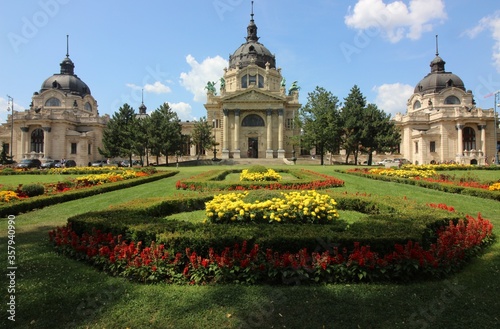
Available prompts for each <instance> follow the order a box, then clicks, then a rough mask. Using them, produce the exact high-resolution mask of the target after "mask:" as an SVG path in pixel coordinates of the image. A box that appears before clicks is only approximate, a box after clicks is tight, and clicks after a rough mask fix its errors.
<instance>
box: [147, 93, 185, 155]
mask: <svg viewBox="0 0 500 329" xmlns="http://www.w3.org/2000/svg"><path fill="white" fill-rule="evenodd" d="M148 137H149V145H150V148H151V154H153V155H156V159H157V161H156V162H157V163H158V157H160V156H161V155H164V156H165V161H166V163H167V164H168V156H169V154H175V152H177V151H180V147H181V124H180V120H179V118H178V117H177V113H175V112H174V111H173V110H172V109H171V108H170V106H169V105H168V103H163V104H162V105H161V106H160V107H159V108H157V109H156V110H154V111H153V112H152V113H151V120H150V124H149V130H148Z"/></svg>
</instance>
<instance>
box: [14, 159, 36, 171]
mask: <svg viewBox="0 0 500 329" xmlns="http://www.w3.org/2000/svg"><path fill="white" fill-rule="evenodd" d="M41 166H42V162H41V161H40V160H38V159H22V160H21V162H19V163H18V164H17V166H16V168H21V169H28V168H40V167H41Z"/></svg>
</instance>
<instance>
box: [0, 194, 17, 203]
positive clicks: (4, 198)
mask: <svg viewBox="0 0 500 329" xmlns="http://www.w3.org/2000/svg"><path fill="white" fill-rule="evenodd" d="M12 200H19V197H18V196H17V193H16V192H14V191H0V202H10V201H12Z"/></svg>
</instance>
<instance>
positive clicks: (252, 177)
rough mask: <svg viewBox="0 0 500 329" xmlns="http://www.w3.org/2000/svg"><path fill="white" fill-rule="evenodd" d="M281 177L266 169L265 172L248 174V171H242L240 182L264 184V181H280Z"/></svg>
mask: <svg viewBox="0 0 500 329" xmlns="http://www.w3.org/2000/svg"><path fill="white" fill-rule="evenodd" d="M280 180H281V175H280V174H278V173H277V172H276V171H274V170H273V169H267V171H265V172H249V170H248V169H243V170H242V171H241V174H240V181H242V182H246V181H251V182H266V181H280Z"/></svg>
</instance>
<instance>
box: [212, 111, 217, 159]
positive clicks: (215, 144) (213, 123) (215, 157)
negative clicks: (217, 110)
mask: <svg viewBox="0 0 500 329" xmlns="http://www.w3.org/2000/svg"><path fill="white" fill-rule="evenodd" d="M212 128H213V130H214V158H213V159H212V161H217V148H216V146H217V143H216V142H215V119H212Z"/></svg>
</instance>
